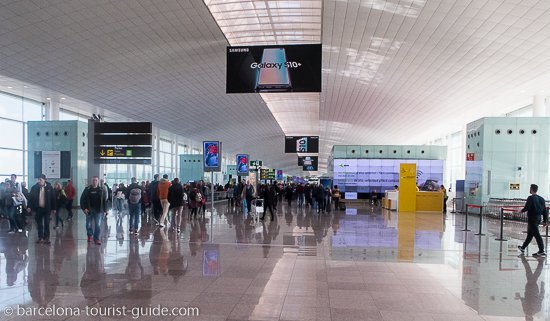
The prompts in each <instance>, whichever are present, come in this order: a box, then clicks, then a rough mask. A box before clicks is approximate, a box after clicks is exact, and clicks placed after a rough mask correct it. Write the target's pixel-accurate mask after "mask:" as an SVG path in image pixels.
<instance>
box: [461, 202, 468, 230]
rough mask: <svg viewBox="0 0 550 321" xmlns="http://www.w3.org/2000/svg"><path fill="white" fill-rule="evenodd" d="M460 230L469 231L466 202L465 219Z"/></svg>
mask: <svg viewBox="0 0 550 321" xmlns="http://www.w3.org/2000/svg"><path fill="white" fill-rule="evenodd" d="M462 231H464V232H468V231H470V229H468V204H466V221H465V222H464V228H463V229H462Z"/></svg>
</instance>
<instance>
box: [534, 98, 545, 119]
mask: <svg viewBox="0 0 550 321" xmlns="http://www.w3.org/2000/svg"><path fill="white" fill-rule="evenodd" d="M545 100H546V97H545V96H543V95H540V94H539V95H535V96H534V97H533V117H546V114H547V113H546V109H547V107H546V103H545Z"/></svg>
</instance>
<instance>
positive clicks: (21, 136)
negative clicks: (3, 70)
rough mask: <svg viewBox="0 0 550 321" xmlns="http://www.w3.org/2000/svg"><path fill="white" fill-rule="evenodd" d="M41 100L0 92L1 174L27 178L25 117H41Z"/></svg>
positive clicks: (20, 178)
mask: <svg viewBox="0 0 550 321" xmlns="http://www.w3.org/2000/svg"><path fill="white" fill-rule="evenodd" d="M44 112H45V110H44V106H43V104H42V103H41V102H38V101H34V100H30V99H26V98H22V97H19V96H15V95H12V94H7V93H3V92H0V128H2V135H0V160H1V161H0V177H1V178H2V179H4V178H7V177H9V176H10V175H11V174H16V175H17V176H19V179H18V181H20V182H26V181H27V138H26V129H27V125H26V123H27V121H33V120H43V119H44V116H43V115H44ZM30 183H31V184H33V183H34V182H30Z"/></svg>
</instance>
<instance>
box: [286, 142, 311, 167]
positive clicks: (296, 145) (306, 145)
mask: <svg viewBox="0 0 550 321" xmlns="http://www.w3.org/2000/svg"><path fill="white" fill-rule="evenodd" d="M318 152H319V136H286V137H285V153H289V154H290V153H318ZM300 166H301V165H300Z"/></svg>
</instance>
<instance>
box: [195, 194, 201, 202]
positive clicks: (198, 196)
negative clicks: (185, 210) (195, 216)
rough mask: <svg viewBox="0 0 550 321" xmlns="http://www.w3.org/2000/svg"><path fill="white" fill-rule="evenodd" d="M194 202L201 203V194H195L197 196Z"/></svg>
mask: <svg viewBox="0 0 550 321" xmlns="http://www.w3.org/2000/svg"><path fill="white" fill-rule="evenodd" d="M195 200H196V201H197V202H199V203H201V202H202V194H201V193H197V196H195Z"/></svg>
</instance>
